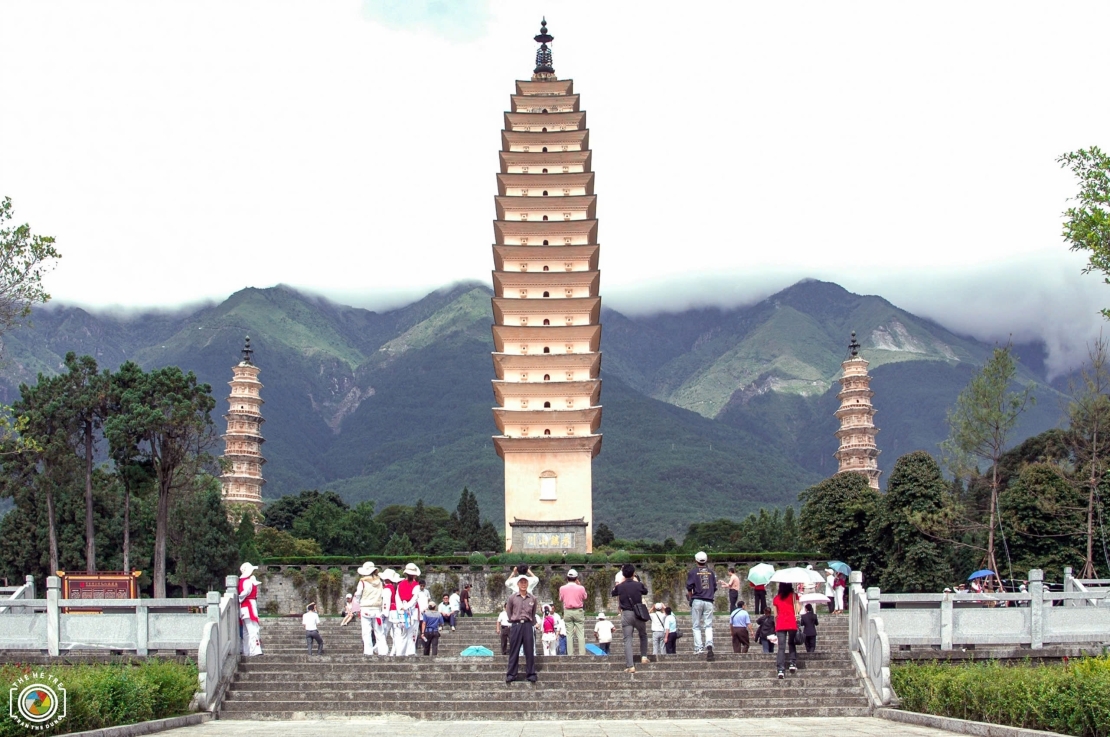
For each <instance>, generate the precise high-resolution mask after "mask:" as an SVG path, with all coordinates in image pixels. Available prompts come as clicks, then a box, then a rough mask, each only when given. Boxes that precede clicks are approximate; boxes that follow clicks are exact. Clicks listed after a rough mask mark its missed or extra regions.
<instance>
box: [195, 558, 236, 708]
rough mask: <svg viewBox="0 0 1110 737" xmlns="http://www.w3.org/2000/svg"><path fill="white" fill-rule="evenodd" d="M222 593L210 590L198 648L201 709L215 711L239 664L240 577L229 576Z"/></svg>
mask: <svg viewBox="0 0 1110 737" xmlns="http://www.w3.org/2000/svg"><path fill="white" fill-rule="evenodd" d="M226 584H227V590H226V591H225V592H224V595H223V596H220V595H219V594H218V593H217V592H215V591H210V592H209V593H208V612H207V616H208V622H207V623H206V624H205V625H204V634H203V635H202V637H201V640H200V648H199V649H198V651H197V666H198V669H199V671H200V674H199V676H198V677H199V679H200V690H199V696H200V702H201V703H200V708H202V709H207V710H208V711H215V710H216V708H217V707H218V706H219V704H220V702H221V701H222V700H223V695H224V693H225V692H226V691H227V686H228V684H230V683H231V679H232V678H233V677H234V676H235V668H236V666H237V665H238V663H239V577H238V576H228V577H227V579H226Z"/></svg>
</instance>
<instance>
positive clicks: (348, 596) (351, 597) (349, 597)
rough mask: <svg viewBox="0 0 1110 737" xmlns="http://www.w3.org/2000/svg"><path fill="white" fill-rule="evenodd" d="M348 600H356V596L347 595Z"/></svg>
mask: <svg viewBox="0 0 1110 737" xmlns="http://www.w3.org/2000/svg"><path fill="white" fill-rule="evenodd" d="M347 598H348V599H353V598H355V597H354V596H352V595H351V594H347Z"/></svg>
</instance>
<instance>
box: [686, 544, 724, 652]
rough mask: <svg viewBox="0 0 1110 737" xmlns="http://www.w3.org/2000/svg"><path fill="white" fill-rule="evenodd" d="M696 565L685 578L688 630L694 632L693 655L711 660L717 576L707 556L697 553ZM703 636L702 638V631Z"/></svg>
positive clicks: (695, 557)
mask: <svg viewBox="0 0 1110 737" xmlns="http://www.w3.org/2000/svg"><path fill="white" fill-rule="evenodd" d="M694 562H695V563H697V565H696V566H695V567H694V569H693V570H692V571H690V573H689V575H687V576H686V592H687V593H686V595H687V597H689V599H690V629H692V630H693V631H694V654H695V655H697V654H699V653H701V652H703V651H704V652H705V659H706V660H713V597H714V596H715V595H716V593H717V574H715V573H713V569H712V568H710V567H709V565H708V562H709V556H707V555H706V554H705V553H704V552H702V551H698V553H697V554H696V555H694ZM703 630H704V632H705V634H704V636H703V634H702V631H703Z"/></svg>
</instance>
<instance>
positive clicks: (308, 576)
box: [304, 566, 320, 583]
mask: <svg viewBox="0 0 1110 737" xmlns="http://www.w3.org/2000/svg"><path fill="white" fill-rule="evenodd" d="M304 578H305V580H306V581H308V582H309V583H312V582H313V581H315V580H316V579H318V578H320V569H319V568H317V567H316V566H309V567H307V568H305V569H304Z"/></svg>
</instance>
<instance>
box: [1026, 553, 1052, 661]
mask: <svg viewBox="0 0 1110 737" xmlns="http://www.w3.org/2000/svg"><path fill="white" fill-rule="evenodd" d="M1029 597H1030V598H1029V616H1030V622H1029V624H1030V635H1031V637H1030V640H1031V642H1030V643H1029V647H1031V648H1033V649H1034V650H1040V649H1041V648H1043V647H1044V606H1045V600H1044V571H1042V570H1041V569H1040V568H1034V569H1033V570H1031V571H1029ZM1048 605H1049V606H1052V600H1051V599H1049V600H1048Z"/></svg>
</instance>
